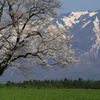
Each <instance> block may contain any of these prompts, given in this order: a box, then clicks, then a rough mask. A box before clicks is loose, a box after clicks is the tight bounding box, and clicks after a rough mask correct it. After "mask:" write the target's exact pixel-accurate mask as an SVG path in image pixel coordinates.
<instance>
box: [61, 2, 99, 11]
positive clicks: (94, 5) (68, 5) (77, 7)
mask: <svg viewBox="0 0 100 100" xmlns="http://www.w3.org/2000/svg"><path fill="white" fill-rule="evenodd" d="M60 1H61V2H62V4H63V7H62V10H60V11H61V12H69V11H84V10H90V11H95V10H98V9H100V0H60Z"/></svg>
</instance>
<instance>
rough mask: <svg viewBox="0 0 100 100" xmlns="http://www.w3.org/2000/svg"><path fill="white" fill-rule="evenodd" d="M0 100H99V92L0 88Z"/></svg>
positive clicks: (88, 90) (89, 90)
mask: <svg viewBox="0 0 100 100" xmlns="http://www.w3.org/2000/svg"><path fill="white" fill-rule="evenodd" d="M0 100H100V90H91V89H53V88H50V89H45V88H41V89H35V88H17V87H14V88H0Z"/></svg>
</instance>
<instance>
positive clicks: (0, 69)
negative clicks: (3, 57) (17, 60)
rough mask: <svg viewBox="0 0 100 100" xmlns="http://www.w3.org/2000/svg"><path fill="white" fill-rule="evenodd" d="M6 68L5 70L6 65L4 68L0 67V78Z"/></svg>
mask: <svg viewBox="0 0 100 100" xmlns="http://www.w3.org/2000/svg"><path fill="white" fill-rule="evenodd" d="M6 68H7V65H5V66H0V76H2V75H3V73H4V71H5V70H6Z"/></svg>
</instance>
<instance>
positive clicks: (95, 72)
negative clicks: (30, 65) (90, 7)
mask: <svg viewBox="0 0 100 100" xmlns="http://www.w3.org/2000/svg"><path fill="white" fill-rule="evenodd" d="M52 22H53V24H54V25H55V26H57V27H62V28H65V29H67V30H68V34H69V36H70V37H71V38H72V40H73V43H72V45H71V48H72V49H74V50H75V55H76V56H77V58H78V63H75V64H72V65H70V67H69V68H68V69H60V68H54V70H53V69H50V70H49V69H48V71H44V70H43V69H41V68H39V69H38V70H37V69H35V70H37V73H36V74H37V75H36V74H35V75H33V76H32V78H34V79H61V78H64V77H67V78H70V79H76V78H79V77H81V78H84V79H93V80H96V79H99V80H100V10H98V11H94V12H92V11H83V12H70V13H67V14H61V15H60V16H59V17H58V18H56V19H53V21H52ZM4 76H5V77H6V75H4ZM8 79H9V78H8ZM3 80H4V78H3ZM12 80H13V78H12Z"/></svg>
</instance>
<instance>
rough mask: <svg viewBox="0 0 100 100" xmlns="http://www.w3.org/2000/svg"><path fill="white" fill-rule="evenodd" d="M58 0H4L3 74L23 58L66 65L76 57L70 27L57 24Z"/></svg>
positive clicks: (0, 29)
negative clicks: (72, 48) (72, 47)
mask: <svg viewBox="0 0 100 100" xmlns="http://www.w3.org/2000/svg"><path fill="white" fill-rule="evenodd" d="M60 7H61V3H60V2H59V1H58V0H0V75H2V74H3V73H4V71H5V70H6V69H7V68H9V67H16V68H18V69H19V70H20V71H22V72H23V71H25V67H23V66H22V64H21V63H20V61H23V62H24V63H25V62H27V61H29V62H31V63H32V64H33V66H34V64H38V65H41V66H46V67H50V66H54V65H60V66H66V65H68V64H69V63H71V62H73V61H74V58H73V51H72V50H71V49H70V46H69V44H70V42H71V41H70V38H68V36H67V35H66V34H65V33H66V30H65V29H62V28H60V27H56V26H53V25H52V23H51V21H52V18H54V17H56V16H57V12H56V9H57V8H60Z"/></svg>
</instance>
